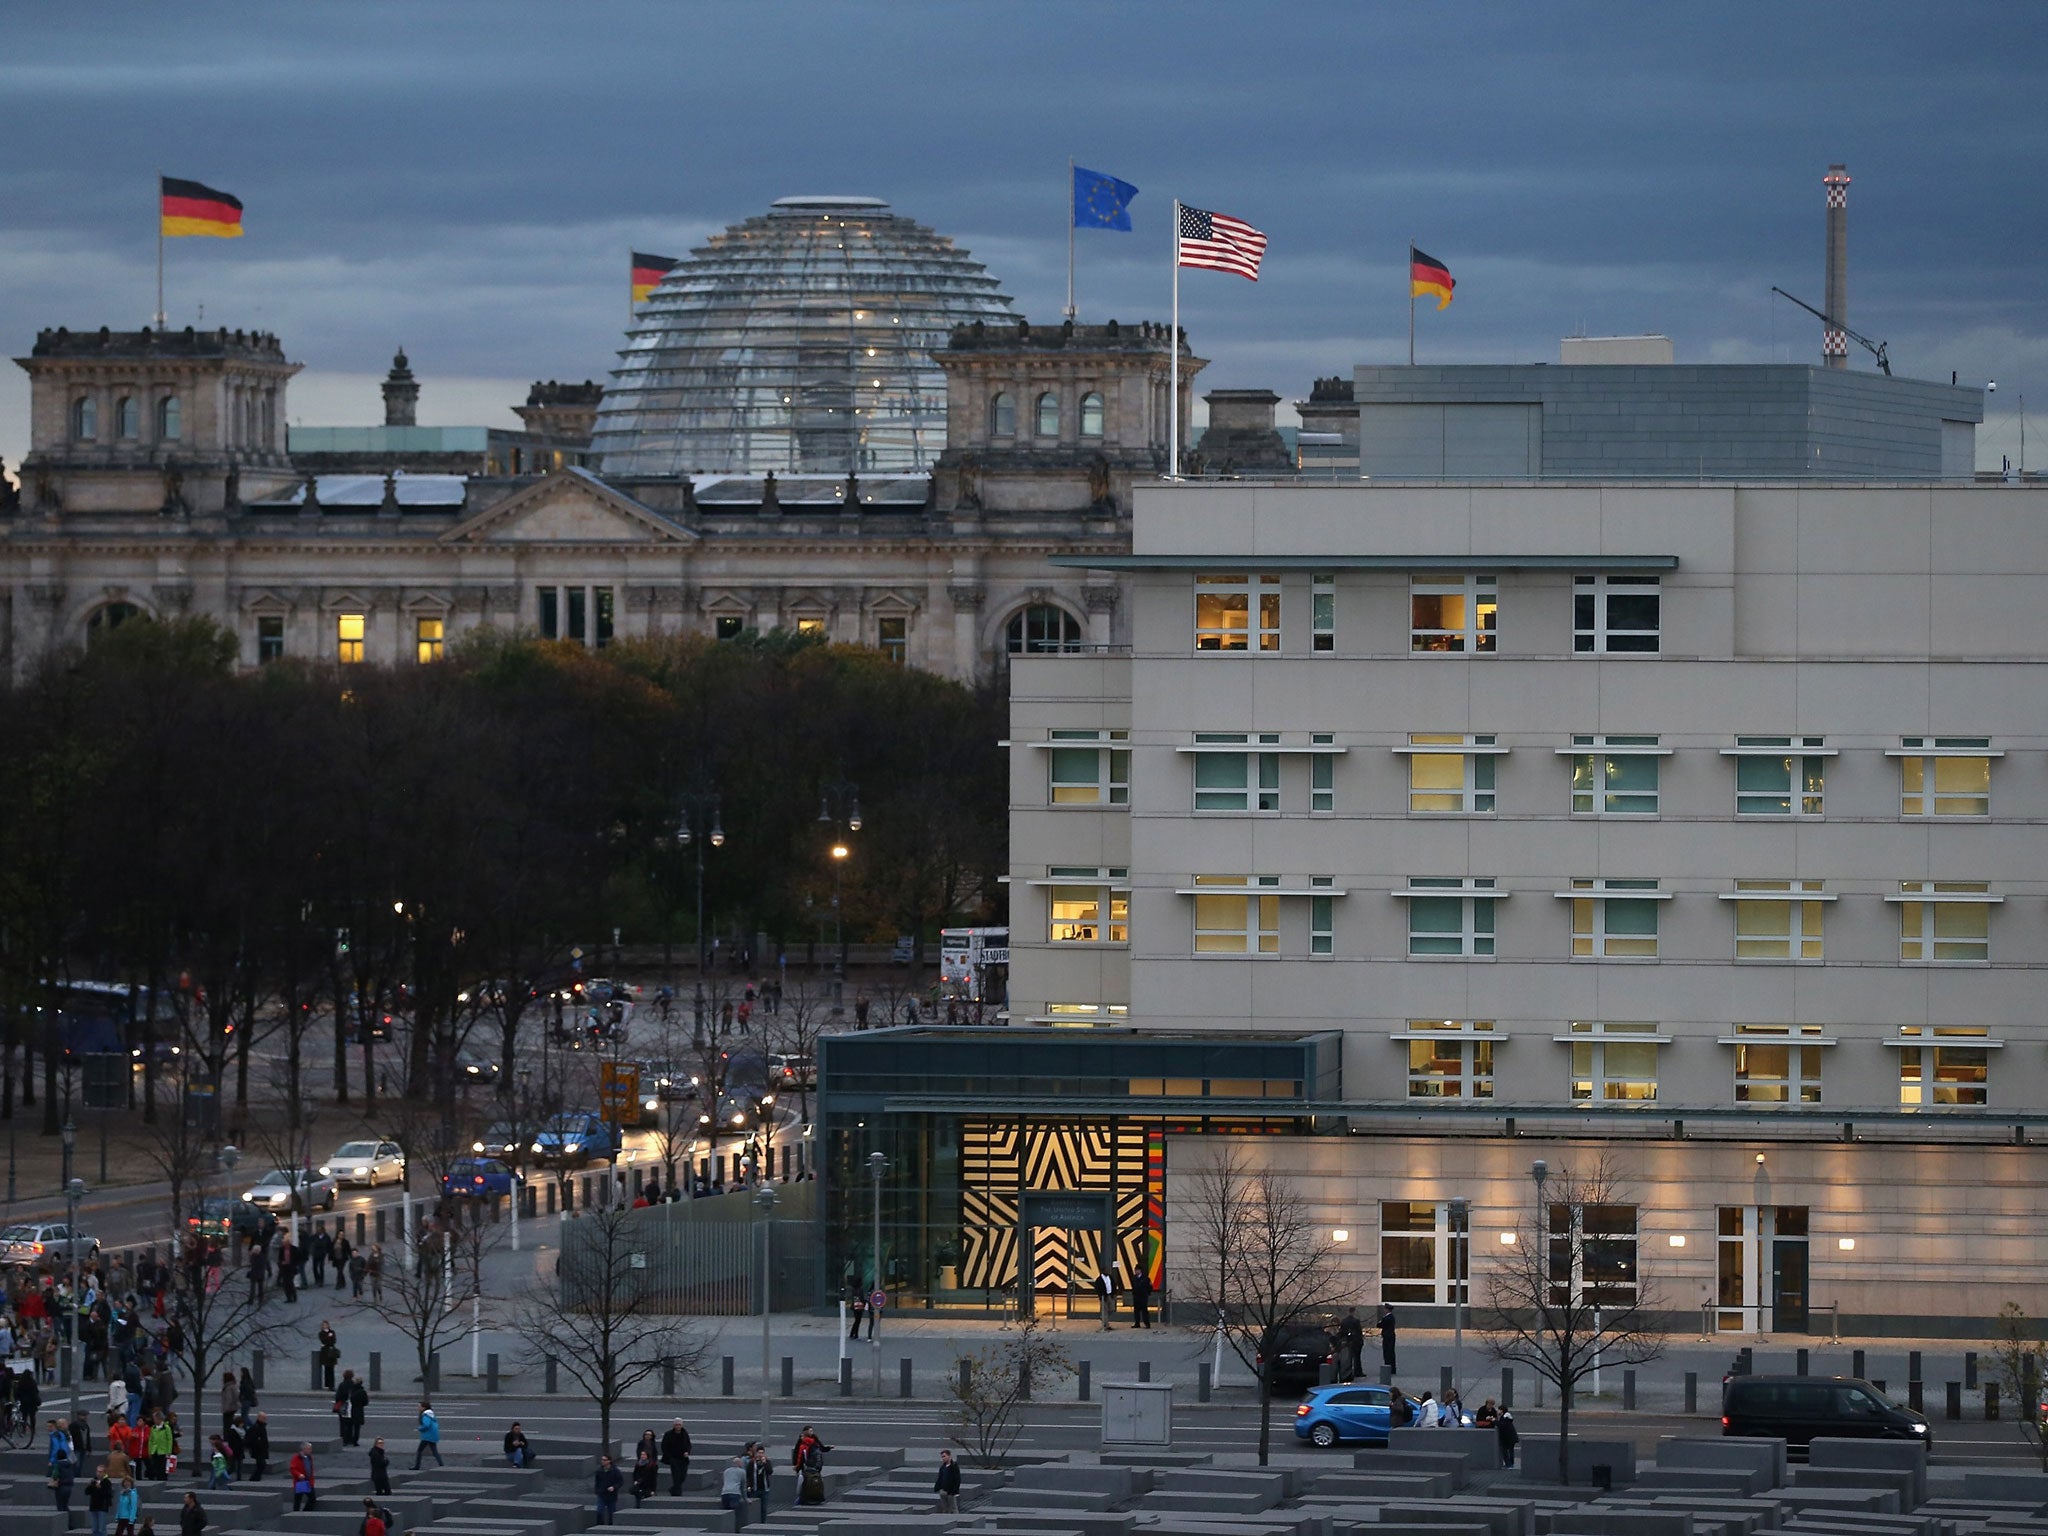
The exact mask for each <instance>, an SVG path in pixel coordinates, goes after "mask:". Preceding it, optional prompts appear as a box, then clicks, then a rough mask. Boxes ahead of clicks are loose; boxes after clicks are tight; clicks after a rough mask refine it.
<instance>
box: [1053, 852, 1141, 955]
mask: <svg viewBox="0 0 2048 1536" xmlns="http://www.w3.org/2000/svg"><path fill="white" fill-rule="evenodd" d="M1059 874H1060V871H1059V870H1054V871H1053V875H1054V877H1055V878H1057V877H1058V875H1059ZM1048 901H1049V909H1050V913H1051V932H1050V936H1051V940H1052V942H1053V943H1055V944H1128V943H1129V942H1130V938H1131V898H1130V893H1129V892H1127V891H1116V890H1111V889H1110V888H1109V887H1108V886H1104V885H1055V886H1053V887H1051V889H1050V892H1049V896H1048Z"/></svg>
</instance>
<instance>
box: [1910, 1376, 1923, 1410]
mask: <svg viewBox="0 0 2048 1536" xmlns="http://www.w3.org/2000/svg"><path fill="white" fill-rule="evenodd" d="M1920 1389H1921V1382H1920V1378H1919V1377H1917V1376H1915V1377H1914V1378H1913V1379H1912V1380H1911V1381H1909V1382H1907V1383H1906V1406H1907V1407H1908V1408H1910V1409H1912V1410H1913V1411H1914V1412H1915V1413H1918V1412H1920V1411H1921V1407H1922V1393H1921V1390H1920Z"/></svg>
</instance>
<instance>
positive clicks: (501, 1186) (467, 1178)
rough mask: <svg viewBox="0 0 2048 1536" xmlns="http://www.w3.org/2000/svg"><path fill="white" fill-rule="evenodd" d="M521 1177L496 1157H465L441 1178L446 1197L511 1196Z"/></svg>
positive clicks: (459, 1159)
mask: <svg viewBox="0 0 2048 1536" xmlns="http://www.w3.org/2000/svg"><path fill="white" fill-rule="evenodd" d="M518 1183H519V1175H518V1174H516V1173H514V1172H513V1171H512V1170H511V1169H510V1168H507V1167H506V1166H505V1165H504V1164H503V1163H501V1162H499V1161H498V1160H497V1159H496V1158H495V1157H463V1158H458V1159H456V1161H455V1164H454V1166H453V1167H451V1168H450V1169H449V1170H448V1171H447V1173H445V1174H443V1175H442V1177H441V1193H442V1194H444V1195H509V1194H511V1193H512V1191H513V1188H514V1187H515V1186H516V1185H517V1184H518Z"/></svg>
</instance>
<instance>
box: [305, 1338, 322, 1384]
mask: <svg viewBox="0 0 2048 1536" xmlns="http://www.w3.org/2000/svg"><path fill="white" fill-rule="evenodd" d="M306 1390H307V1391H308V1392H318V1391H319V1390H320V1351H319V1350H317V1349H316V1350H314V1351H313V1352H312V1357H311V1369H310V1371H309V1373H308V1375H307V1378H306Z"/></svg>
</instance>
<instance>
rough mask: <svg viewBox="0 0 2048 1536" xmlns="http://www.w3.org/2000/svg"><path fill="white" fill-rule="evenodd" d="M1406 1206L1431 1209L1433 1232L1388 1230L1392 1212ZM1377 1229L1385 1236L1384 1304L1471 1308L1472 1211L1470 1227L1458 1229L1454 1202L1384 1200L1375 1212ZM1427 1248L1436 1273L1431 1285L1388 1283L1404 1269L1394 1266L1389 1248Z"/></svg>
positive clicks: (1404, 1281) (1467, 1223) (1382, 1248)
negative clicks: (1405, 1245) (1394, 1207)
mask: <svg viewBox="0 0 2048 1536" xmlns="http://www.w3.org/2000/svg"><path fill="white" fill-rule="evenodd" d="M1390 1205H1399V1206H1406V1207H1408V1209H1409V1212H1410V1213H1411V1215H1412V1213H1413V1212H1414V1209H1415V1207H1417V1206H1424V1205H1426V1206H1428V1207H1430V1226H1429V1230H1427V1231H1422V1230H1419V1229H1414V1228H1410V1229H1407V1230H1403V1229H1401V1228H1390V1227H1388V1225H1387V1207H1388V1206H1390ZM1375 1215H1376V1216H1377V1218H1378V1220H1377V1222H1376V1225H1377V1227H1378V1230H1379V1235H1380V1252H1379V1261H1380V1266H1379V1267H1380V1300H1381V1301H1383V1302H1385V1303H1387V1304H1388V1305H1390V1306H1391V1305H1393V1304H1395V1303H1397V1302H1398V1303H1400V1304H1402V1305H1404V1306H1406V1305H1414V1306H1457V1305H1458V1304H1459V1303H1461V1302H1463V1303H1470V1301H1471V1299H1472V1218H1471V1214H1470V1211H1469V1208H1468V1210H1467V1213H1466V1216H1465V1221H1464V1225H1463V1226H1462V1227H1459V1226H1457V1225H1456V1224H1455V1221H1454V1218H1453V1216H1452V1212H1451V1202H1450V1201H1448V1200H1382V1201H1381V1202H1380V1203H1379V1207H1378V1209H1377V1211H1376V1212H1375ZM1390 1242H1397V1243H1416V1244H1423V1243H1426V1244H1428V1246H1429V1253H1430V1269H1429V1278H1428V1279H1427V1280H1422V1279H1417V1278H1414V1277H1409V1278H1392V1279H1390V1278H1388V1277H1389V1275H1390V1274H1391V1273H1392V1272H1393V1271H1395V1270H1397V1269H1399V1268H1402V1267H1403V1266H1401V1265H1398V1264H1389V1263H1388V1262H1387V1257H1388V1244H1389V1243H1390Z"/></svg>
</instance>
